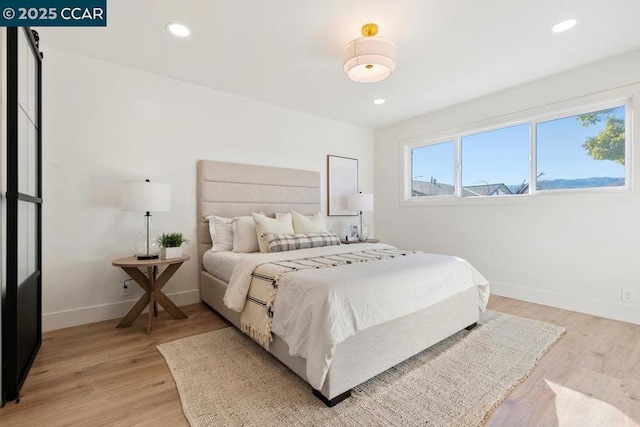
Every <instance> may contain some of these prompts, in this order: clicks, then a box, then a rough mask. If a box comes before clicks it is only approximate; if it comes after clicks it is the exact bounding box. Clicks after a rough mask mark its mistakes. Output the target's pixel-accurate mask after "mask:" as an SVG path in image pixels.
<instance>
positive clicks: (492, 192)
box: [462, 184, 513, 197]
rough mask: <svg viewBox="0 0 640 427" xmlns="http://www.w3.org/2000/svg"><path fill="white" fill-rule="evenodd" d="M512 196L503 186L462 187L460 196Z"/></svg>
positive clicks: (507, 188)
mask: <svg viewBox="0 0 640 427" xmlns="http://www.w3.org/2000/svg"><path fill="white" fill-rule="evenodd" d="M500 194H513V192H512V191H511V190H509V187H507V186H506V185H504V184H485V185H466V186H464V187H462V196H463V197H464V196H497V195H500Z"/></svg>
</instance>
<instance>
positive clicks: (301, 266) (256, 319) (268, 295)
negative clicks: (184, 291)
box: [240, 248, 420, 350]
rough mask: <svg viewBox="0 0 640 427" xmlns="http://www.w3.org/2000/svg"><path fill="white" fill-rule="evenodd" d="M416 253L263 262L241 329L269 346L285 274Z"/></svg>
mask: <svg viewBox="0 0 640 427" xmlns="http://www.w3.org/2000/svg"><path fill="white" fill-rule="evenodd" d="M416 253H420V252H418V251H402V250H398V249H391V248H383V249H372V250H365V251H354V252H349V253H345V254H336V255H326V256H320V257H313V258H305V259H296V260H290V261H279V262H268V263H265V264H260V265H259V266H257V267H256V268H255V270H253V273H252V274H251V284H250V287H249V294H248V295H247V303H246V304H245V306H244V310H242V313H241V315H240V326H241V329H242V331H243V332H244V333H245V334H247V335H249V336H250V337H251V338H253V339H254V340H255V341H256V342H257V343H258V344H260V345H261V346H263V347H264V348H265V349H267V350H269V344H270V343H271V341H272V338H271V319H272V318H273V302H274V301H275V298H276V291H277V289H278V281H279V280H280V278H281V277H282V275H283V274H287V273H291V272H294V271H300V270H307V269H313V268H316V269H317V268H327V267H337V266H341V265H347V264H353V263H360V262H369V261H379V260H384V259H391V258H397V257H403V256H406V255H413V254H416Z"/></svg>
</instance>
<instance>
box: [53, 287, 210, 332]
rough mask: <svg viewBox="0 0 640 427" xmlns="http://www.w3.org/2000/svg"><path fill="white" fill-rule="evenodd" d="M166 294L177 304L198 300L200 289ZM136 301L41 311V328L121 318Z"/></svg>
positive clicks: (56, 327) (192, 302)
mask: <svg viewBox="0 0 640 427" xmlns="http://www.w3.org/2000/svg"><path fill="white" fill-rule="evenodd" d="M167 296H168V297H170V298H171V301H173V302H174V303H175V304H176V305H178V306H181V305H188V304H195V303H198V302H200V291H199V290H197V289H194V290H191V291H184V292H176V293H173V294H167ZM136 302H137V299H135V300H129V301H121V302H115V303H111V304H101V305H94V306H91V307H82V308H76V309H72V310H64V311H56V312H53V313H43V314H42V330H43V331H51V330H54V329H61V328H68V327H70V326H77V325H84V324H86V323H93V322H101V321H103V320H110V319H117V318H121V317H124V316H125V315H126V314H127V313H128V312H129V310H131V307H133V305H134V304H135V303H136ZM160 309H162V307H160Z"/></svg>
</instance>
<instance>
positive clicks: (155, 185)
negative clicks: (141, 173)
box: [122, 181, 171, 212]
mask: <svg viewBox="0 0 640 427" xmlns="http://www.w3.org/2000/svg"><path fill="white" fill-rule="evenodd" d="M122 210H125V211H135V212H152V211H153V212H168V211H169V210H171V186H170V185H169V184H163V183H160V182H140V181H137V182H124V183H122Z"/></svg>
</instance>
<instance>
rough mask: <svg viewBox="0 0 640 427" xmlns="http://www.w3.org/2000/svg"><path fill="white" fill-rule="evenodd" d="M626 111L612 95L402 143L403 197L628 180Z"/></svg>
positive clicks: (605, 186)
mask: <svg viewBox="0 0 640 427" xmlns="http://www.w3.org/2000/svg"><path fill="white" fill-rule="evenodd" d="M629 111H630V101H629V100H627V101H622V102H610V103H606V104H600V106H599V108H598V107H595V108H581V109H575V110H573V111H571V112H566V113H564V114H554V115H551V114H548V115H546V116H543V117H539V118H536V119H530V120H527V121H524V122H521V123H519V124H515V125H510V126H501V127H496V128H494V129H490V130H483V131H479V132H467V133H464V134H459V135H455V136H453V137H451V138H447V139H444V140H443V139H440V140H439V141H435V142H432V143H424V142H423V143H411V144H407V145H406V146H405V156H408V155H410V156H411V157H410V165H409V158H408V157H405V162H406V163H405V165H406V167H407V168H408V167H409V166H410V168H411V169H410V170H406V179H407V181H405V198H406V199H410V198H413V199H418V198H425V197H433V196H457V197H465V198H469V197H493V196H511V195H526V194H537V193H548V192H552V191H557V190H573V191H577V190H582V189H599V190H600V191H612V189H615V188H627V187H628V178H627V177H628V176H629V174H630V171H629V170H628V168H629V165H628V164H626V159H627V157H628V153H627V150H628V149H629V147H628V146H629V141H627V139H626V138H625V135H626V134H627V132H629V129H628V126H629V123H628V117H627V116H628V114H629ZM409 174H410V176H409Z"/></svg>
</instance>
